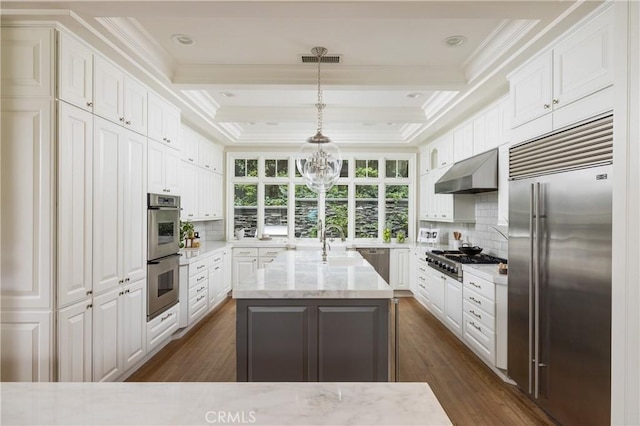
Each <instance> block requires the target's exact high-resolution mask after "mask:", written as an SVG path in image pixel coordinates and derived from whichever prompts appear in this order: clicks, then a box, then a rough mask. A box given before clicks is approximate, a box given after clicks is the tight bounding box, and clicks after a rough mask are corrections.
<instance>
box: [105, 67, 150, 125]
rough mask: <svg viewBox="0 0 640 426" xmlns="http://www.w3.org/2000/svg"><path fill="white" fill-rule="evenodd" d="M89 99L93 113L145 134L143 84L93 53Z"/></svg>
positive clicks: (145, 110) (144, 89)
mask: <svg viewBox="0 0 640 426" xmlns="http://www.w3.org/2000/svg"><path fill="white" fill-rule="evenodd" d="M93 99H94V100H93V112H94V113H95V114H96V115H99V116H100V117H103V118H106V119H107V120H109V121H112V122H114V123H118V124H120V125H121V126H125V127H127V128H128V129H130V130H133V131H135V132H138V133H141V134H144V135H146V134H147V89H146V87H145V86H144V85H143V84H141V83H140V82H138V81H137V80H135V79H134V78H132V77H131V76H129V75H128V74H125V72H124V71H123V70H122V69H120V68H118V67H117V66H116V65H114V64H112V63H111V62H109V61H107V60H106V59H104V58H102V57H101V56H97V55H96V56H95V57H94V88H93Z"/></svg>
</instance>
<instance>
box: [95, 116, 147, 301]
mask: <svg viewBox="0 0 640 426" xmlns="http://www.w3.org/2000/svg"><path fill="white" fill-rule="evenodd" d="M121 138H122V128H121V127H120V126H118V125H116V124H114V123H110V122H108V121H106V120H103V119H100V118H95V119H94V137H93V143H94V149H93V256H94V257H93V291H94V293H100V292H102V291H105V290H108V289H110V288H113V287H115V286H117V285H118V284H119V280H121V276H122V270H121V264H122V259H121V258H120V256H121V255H122V248H121V246H120V244H121V238H120V237H119V236H120V235H121V234H120V228H119V224H120V223H121V222H122V217H121V215H122V208H121V203H122V200H121V197H120V191H119V187H120V185H119V180H120V179H121V178H122V176H121V175H120V173H119V172H118V163H119V158H120V156H119V153H118V150H119V147H120V146H121ZM140 235H142V234H140Z"/></svg>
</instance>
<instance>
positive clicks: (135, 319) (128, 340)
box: [93, 280, 146, 382]
mask: <svg viewBox="0 0 640 426" xmlns="http://www.w3.org/2000/svg"><path fill="white" fill-rule="evenodd" d="M145 287H146V286H145V280H140V281H137V282H135V283H132V284H129V285H126V286H119V287H117V288H115V289H113V290H111V291H109V292H107V293H104V294H101V295H99V296H95V297H94V298H93V381H94V382H105V381H114V380H116V379H117V378H118V377H119V376H121V375H122V374H124V372H125V371H126V370H127V369H129V368H130V367H132V366H133V365H134V364H135V363H137V362H138V361H140V360H141V359H142V358H144V356H145V354H146V350H145V348H146V346H145V343H146V342H145V331H146V324H145V322H144V319H145V318H146V315H145V309H146V308H145V307H146V303H145V301H146V288H145Z"/></svg>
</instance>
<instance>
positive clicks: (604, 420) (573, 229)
mask: <svg viewBox="0 0 640 426" xmlns="http://www.w3.org/2000/svg"><path fill="white" fill-rule="evenodd" d="M612 134H613V117H612V116H610V115H609V116H606V117H601V118H599V119H596V120H593V121H589V122H587V123H585V124H583V125H580V126H576V127H573V128H569V129H567V130H565V131H563V132H559V133H555V134H552V135H550V136H547V137H544V138H540V139H538V140H534V141H531V142H528V143H524V144H520V145H517V146H514V147H512V148H511V149H510V160H509V164H510V183H509V287H508V288H509V290H508V303H509V307H508V374H509V376H511V378H513V379H514V380H515V381H516V382H517V384H518V386H519V387H520V388H521V389H522V390H523V391H524V392H525V393H526V394H528V395H529V396H530V397H531V398H532V399H533V400H534V401H535V402H536V403H538V404H539V405H540V406H541V407H542V408H543V409H544V410H545V411H547V412H548V413H549V414H550V415H551V416H553V417H554V418H555V419H556V420H557V421H558V422H559V423H560V424H567V425H569V424H576V425H577V424H580V425H586V424H593V425H596V424H609V423H610V410H611V407H610V405H611V404H610V401H611V394H610V386H611V375H610V370H611V190H612V182H611V180H612V179H611V178H612V176H611V174H612V165H611V164H612Z"/></svg>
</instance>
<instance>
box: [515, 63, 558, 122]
mask: <svg viewBox="0 0 640 426" xmlns="http://www.w3.org/2000/svg"><path fill="white" fill-rule="evenodd" d="M551 69H552V55H551V52H547V53H544V54H542V55H540V56H539V57H537V58H536V59H534V60H533V61H531V62H530V63H529V64H527V65H526V66H525V67H524V68H522V69H520V70H518V71H517V72H516V73H514V74H513V75H512V76H511V77H510V78H509V87H510V94H511V110H512V122H511V124H512V125H513V127H517V126H519V125H521V124H524V123H526V122H528V121H531V120H533V119H534V118H538V117H540V116H542V115H544V114H546V113H548V112H550V111H551V99H552V87H551V83H552V81H551Z"/></svg>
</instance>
